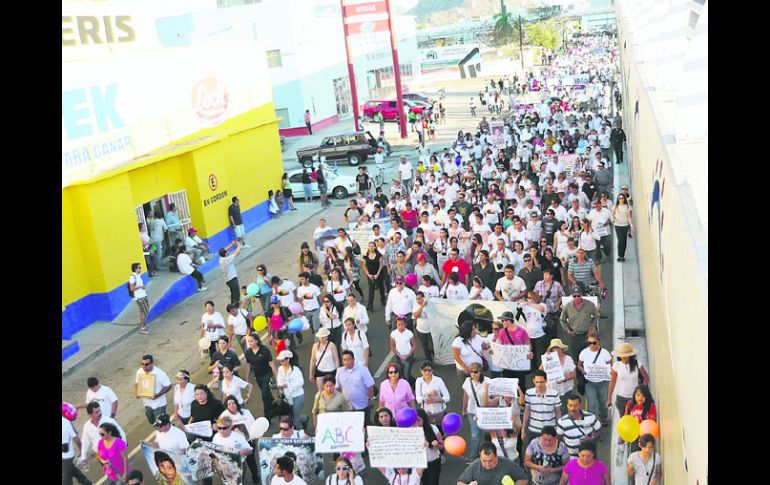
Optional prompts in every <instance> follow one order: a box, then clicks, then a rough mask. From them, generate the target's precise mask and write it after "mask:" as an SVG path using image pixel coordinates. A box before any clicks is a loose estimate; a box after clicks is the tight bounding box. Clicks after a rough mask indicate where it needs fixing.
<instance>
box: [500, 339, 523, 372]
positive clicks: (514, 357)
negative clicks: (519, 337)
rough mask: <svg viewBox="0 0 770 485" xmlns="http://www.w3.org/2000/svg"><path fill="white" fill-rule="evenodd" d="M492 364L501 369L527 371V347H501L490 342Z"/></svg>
mask: <svg viewBox="0 0 770 485" xmlns="http://www.w3.org/2000/svg"><path fill="white" fill-rule="evenodd" d="M491 345H492V352H493V353H492V362H493V363H494V364H495V365H496V366H498V367H501V368H503V369H508V370H518V371H529V369H530V360H529V359H528V358H527V354H529V352H530V350H529V345H501V344H499V343H497V342H491Z"/></svg>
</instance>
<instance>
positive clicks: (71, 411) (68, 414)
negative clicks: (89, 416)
mask: <svg viewBox="0 0 770 485" xmlns="http://www.w3.org/2000/svg"><path fill="white" fill-rule="evenodd" d="M61 415H62V416H64V418H65V419H69V420H70V421H75V420H76V419H78V410H77V409H76V408H75V406H73V405H72V404H70V403H68V402H62V403H61Z"/></svg>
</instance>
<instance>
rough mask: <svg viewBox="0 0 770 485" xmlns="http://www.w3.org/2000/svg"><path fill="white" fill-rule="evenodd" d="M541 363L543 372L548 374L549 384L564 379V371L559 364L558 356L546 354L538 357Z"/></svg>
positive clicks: (550, 353)
mask: <svg viewBox="0 0 770 485" xmlns="http://www.w3.org/2000/svg"><path fill="white" fill-rule="evenodd" d="M540 359H541V360H542V361H543V370H544V371H545V373H546V374H548V380H549V381H550V382H556V381H558V380H559V379H564V369H563V368H562V366H561V362H559V354H557V353H556V352H548V353H546V354H543V355H542V356H540Z"/></svg>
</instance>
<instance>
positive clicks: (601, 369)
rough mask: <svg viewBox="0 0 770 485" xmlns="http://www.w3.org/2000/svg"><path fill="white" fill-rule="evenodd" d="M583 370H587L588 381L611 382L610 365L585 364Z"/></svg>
mask: <svg viewBox="0 0 770 485" xmlns="http://www.w3.org/2000/svg"><path fill="white" fill-rule="evenodd" d="M583 368H584V369H585V370H586V379H588V380H593V381H597V380H598V381H609V380H610V364H602V363H601V362H597V363H596V364H592V363H590V362H583Z"/></svg>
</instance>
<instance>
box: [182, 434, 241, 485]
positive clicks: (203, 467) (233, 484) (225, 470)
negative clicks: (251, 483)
mask: <svg viewBox="0 0 770 485" xmlns="http://www.w3.org/2000/svg"><path fill="white" fill-rule="evenodd" d="M186 456H187V460H188V464H189V466H190V473H191V475H192V477H193V478H194V479H195V480H203V479H204V478H211V477H214V476H216V477H219V479H220V480H221V481H222V483H224V484H226V485H241V479H242V477H241V472H242V467H241V465H242V464H243V462H242V459H241V455H240V454H239V453H238V452H237V451H236V450H231V449H229V448H225V447H223V446H219V445H215V444H214V443H210V442H208V441H203V440H200V439H197V440H195V441H193V443H192V444H191V445H190V448H189V449H188V450H187V453H186Z"/></svg>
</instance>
